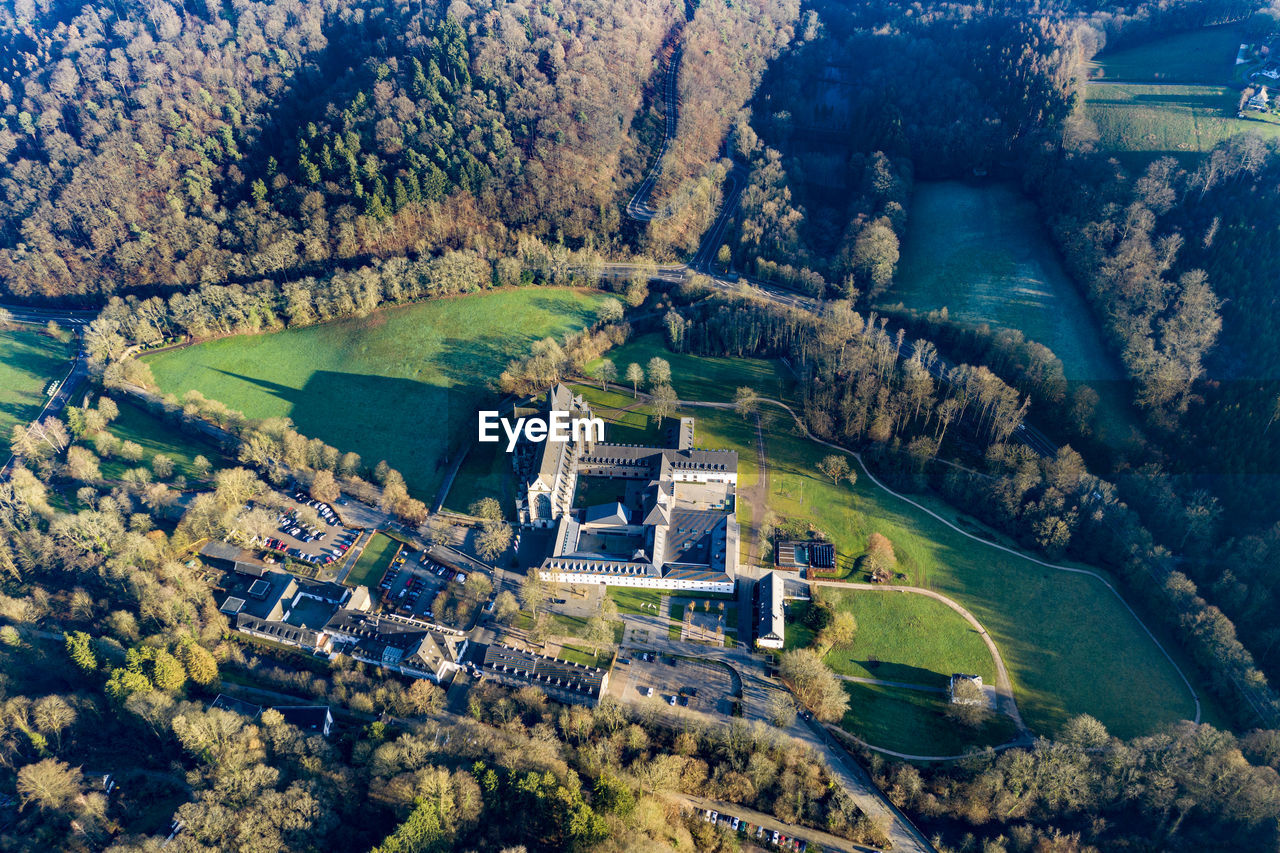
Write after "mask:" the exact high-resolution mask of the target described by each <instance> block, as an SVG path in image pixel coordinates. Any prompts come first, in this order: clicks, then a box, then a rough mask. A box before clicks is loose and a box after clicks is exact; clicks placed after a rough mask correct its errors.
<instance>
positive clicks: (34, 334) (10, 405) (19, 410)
mask: <svg viewBox="0 0 1280 853" xmlns="http://www.w3.org/2000/svg"><path fill="white" fill-rule="evenodd" d="M70 363H71V349H70V347H69V345H68V344H65V343H63V342H62V341H59V340H57V339H55V338H51V337H49V336H48V335H47V334H45V333H44V331H35V330H34V329H31V328H25V327H20V328H13V329H5V330H3V331H0V434H2V435H3V436H4V441H5V447H6V450H5V451H4V455H3V457H0V464H3V460H4V459H7V458H8V456H9V451H8V449H7V448H8V442H9V438H10V434H11V433H12V432H13V428H14V426H16V425H17V424H29V423H31V421H33V420H35V418H36V416H37V415H39V414H40V409H41V408H43V407H44V404H45V402H46V401H47V400H48V399H49V398H48V397H47V396H45V393H44V390H45V388H47V387H48V385H49V383H50V382H56V381H60V380H61V379H62V377H64V376H66V374H67V369H68V367H69V366H70Z"/></svg>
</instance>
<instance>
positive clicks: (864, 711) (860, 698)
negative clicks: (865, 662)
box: [840, 682, 1016, 755]
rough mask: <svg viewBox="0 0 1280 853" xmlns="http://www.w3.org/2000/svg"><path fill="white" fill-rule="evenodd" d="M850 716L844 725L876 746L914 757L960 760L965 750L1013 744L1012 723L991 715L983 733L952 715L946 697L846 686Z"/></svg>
mask: <svg viewBox="0 0 1280 853" xmlns="http://www.w3.org/2000/svg"><path fill="white" fill-rule="evenodd" d="M844 689H845V692H846V693H848V694H849V712H848V713H847V714H845V715H844V720H842V721H841V723H840V725H841V727H842V728H843V729H844V730H845V731H848V732H850V733H852V734H854V735H856V736H857V737H860V738H862V739H863V740H864V741H866V742H867V743H869V744H871V745H872V746H878V747H882V748H884V749H892V750H896V751H898V752H906V753H910V754H912V755H960V754H961V753H963V752H964V750H965V748H966V747H971V746H972V747H984V746H996V745H998V744H1002V743H1008V742H1009V741H1010V740H1011V739H1012V738H1013V736H1014V734H1015V733H1016V730H1015V727H1014V725H1013V721H1012V720H1011V719H1009V718H1008V717H1006V716H1004V715H1003V714H992V715H991V716H990V717H989V719H988V720H987V722H986V723H985V724H983V725H982V726H981V727H979V728H976V729H975V728H970V727H968V726H966V725H964V724H963V723H960V722H957V721H954V720H952V719H951V718H950V717H949V716H948V715H947V697H946V694H944V693H933V692H927V691H923V690H906V689H902V688H897V687H884V686H881V685H879V684H855V683H852V682H845V684H844Z"/></svg>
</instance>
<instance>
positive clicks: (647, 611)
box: [609, 586, 662, 616]
mask: <svg viewBox="0 0 1280 853" xmlns="http://www.w3.org/2000/svg"><path fill="white" fill-rule="evenodd" d="M609 597H610V598H612V599H613V603H614V604H616V605H618V614H619V615H623V614H628V613H629V614H631V615H633V616H635V615H640V616H656V615H657V614H658V604H659V601H660V599H661V598H662V593H660V592H658V591H657V590H656V589H640V588H639V587H632V586H611V587H609Z"/></svg>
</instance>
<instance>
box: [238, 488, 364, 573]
mask: <svg viewBox="0 0 1280 853" xmlns="http://www.w3.org/2000/svg"><path fill="white" fill-rule="evenodd" d="M276 497H277V499H278V504H279V505H278V506H276V507H272V511H273V512H276V513H277V515H276V524H277V527H276V531H275V533H273V534H272V535H271V536H268V537H266V538H265V539H259V538H258V537H254V539H253V540H251V543H250V544H251V545H253V546H255V547H258V548H262V549H264V550H267V551H271V552H274V553H276V554H282V555H284V556H287V557H290V558H292V559H294V560H298V561H300V562H303V563H308V564H310V565H313V566H328V565H329V564H330V563H333V562H334V561H336V560H337V559H339V558H340V557H342V556H343V555H344V554H345V553H346V552H347V550H348V549H349V548H350V547H351V545H352V543H354V542H355V540H356V538H357V536H358V535H359V531H356V530H351V529H349V528H346V527H343V526H342V524H341V522H340V521H339V519H338V515H337V513H335V512H334V511H333V508H332V507H330V506H328V505H327V504H323V503H321V502H320V501H316V500H312V499H311V498H309V497H307V495H306V494H304V493H302V492H297V493H295V494H293V495H290V496H286V495H283V494H278V495H277V496H276ZM250 506H253V504H252V502H251V503H250ZM309 511H310V512H314V513H315V515H316V520H317V521H318V523H317V524H307V523H306V521H307V519H306V516H307V515H308V512H309Z"/></svg>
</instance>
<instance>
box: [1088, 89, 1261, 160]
mask: <svg viewBox="0 0 1280 853" xmlns="http://www.w3.org/2000/svg"><path fill="white" fill-rule="evenodd" d="M1085 92H1086V95H1087V98H1086V101H1085V117H1086V118H1088V119H1089V120H1090V121H1092V122H1093V124H1094V126H1095V127H1096V128H1097V130H1098V137H1099V144H1101V145H1102V147H1104V148H1107V149H1110V150H1113V151H1117V152H1124V153H1127V154H1129V155H1132V156H1130V157H1127V158H1125V161H1126V163H1127V164H1128V165H1130V166H1133V167H1135V168H1143V167H1145V164H1146V162H1147V161H1149V160H1151V159H1154V158H1155V157H1160V156H1164V155H1166V154H1169V155H1172V156H1175V157H1178V158H1179V159H1182V160H1183V161H1184V163H1189V159H1194V156H1195V155H1198V154H1203V153H1204V152H1206V151H1210V150H1212V149H1213V147H1214V146H1215V145H1217V144H1218V143H1219V142H1221V141H1223V140H1224V139H1228V138H1230V137H1232V136H1235V135H1236V134H1238V133H1246V132H1249V133H1258V134H1261V135H1263V136H1266V137H1275V136H1280V117H1277V116H1273V115H1264V114H1262V113H1252V112H1251V113H1246V114H1245V115H1246V117H1245V118H1243V119H1239V118H1236V109H1237V107H1238V105H1239V101H1240V93H1239V92H1238V91H1237V90H1235V89H1229V88H1227V87H1226V86H1204V85H1180V84H1151V83H1105V82H1104V83H1099V82H1093V83H1090V84H1089V85H1088V86H1087V87H1086V90H1085Z"/></svg>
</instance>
